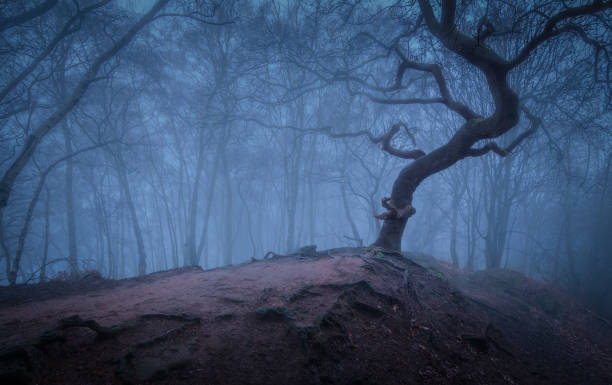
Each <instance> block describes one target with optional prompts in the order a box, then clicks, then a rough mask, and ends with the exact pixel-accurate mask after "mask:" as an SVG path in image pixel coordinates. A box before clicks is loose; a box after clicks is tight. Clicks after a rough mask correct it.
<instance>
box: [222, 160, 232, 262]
mask: <svg viewBox="0 0 612 385" xmlns="http://www.w3.org/2000/svg"><path fill="white" fill-rule="evenodd" d="M222 161H223V180H224V182H225V215H224V222H225V242H224V246H225V247H224V251H223V264H224V265H226V266H228V265H231V264H232V248H233V246H234V245H233V239H232V235H233V234H232V231H233V215H232V211H233V210H232V180H231V177H230V165H229V161H228V159H227V154H226V151H225V149H224V150H223V154H222Z"/></svg>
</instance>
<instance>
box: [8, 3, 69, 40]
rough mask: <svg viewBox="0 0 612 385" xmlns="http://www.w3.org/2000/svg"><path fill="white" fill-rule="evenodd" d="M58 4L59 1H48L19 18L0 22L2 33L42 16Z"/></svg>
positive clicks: (9, 18) (14, 17)
mask: <svg viewBox="0 0 612 385" xmlns="http://www.w3.org/2000/svg"><path fill="white" fill-rule="evenodd" d="M56 4H57V0H47V1H45V2H43V3H42V4H40V5H38V6H36V7H34V8H32V9H30V10H29V11H25V12H24V13H21V14H19V15H17V16H13V17H7V18H6V19H4V20H2V21H0V32H2V31H4V30H5V29H8V28H11V27H15V26H17V25H20V24H23V23H25V22H28V21H30V20H32V19H35V18H37V17H39V16H42V15H44V14H45V13H47V12H49V11H50V10H51V9H52V8H53V7H55V5H56Z"/></svg>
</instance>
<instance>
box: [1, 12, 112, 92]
mask: <svg viewBox="0 0 612 385" xmlns="http://www.w3.org/2000/svg"><path fill="white" fill-rule="evenodd" d="M109 2H110V0H104V1H101V2H99V3H95V4H93V5H91V6H89V7H87V8H84V9H83V10H81V11H78V12H77V13H76V14H75V15H74V16H72V17H71V18H70V19H69V20H68V21H67V22H66V24H64V27H63V28H62V29H61V30H60V32H58V33H57V35H55V37H54V38H53V40H52V41H51V42H50V43H49V45H47V47H46V48H45V49H44V50H43V51H42V52H41V53H40V54H39V55H38V56H37V57H36V58H35V59H34V60H32V62H31V63H30V64H29V65H28V66H27V67H26V68H24V69H23V71H21V73H19V75H17V76H16V77H15V78H14V79H13V80H12V81H11V82H10V83H9V84H7V85H6V86H5V87H4V88H3V89H2V90H1V91H0V101H2V100H3V99H4V98H5V97H6V95H8V93H9V92H11V91H12V90H13V89H14V88H15V87H17V85H18V84H19V83H21V81H23V80H24V79H25V78H26V77H27V76H28V75H29V74H30V73H31V72H32V71H33V70H34V69H35V68H36V67H37V66H38V64H40V62H41V61H43V59H44V58H46V57H47V56H49V54H50V53H51V52H52V51H53V49H55V47H56V46H57V45H58V44H59V42H60V41H62V40H63V39H64V38H66V37H67V36H69V35H71V34H72V33H74V32H76V31H77V30H78V29H79V28H80V25H79V26H77V27H76V28H74V27H73V24H74V23H75V22H76V21H77V20H79V19H80V18H82V17H83V16H84V15H85V14H87V13H89V12H91V11H93V10H94V9H96V8H99V7H101V6H103V5H105V4H107V3H109Z"/></svg>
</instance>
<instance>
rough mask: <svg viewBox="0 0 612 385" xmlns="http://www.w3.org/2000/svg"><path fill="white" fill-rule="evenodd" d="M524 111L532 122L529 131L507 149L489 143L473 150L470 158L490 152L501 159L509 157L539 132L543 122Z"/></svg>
mask: <svg viewBox="0 0 612 385" xmlns="http://www.w3.org/2000/svg"><path fill="white" fill-rule="evenodd" d="M522 110H523V113H524V114H525V116H526V117H527V119H529V120H530V122H531V127H529V129H528V130H526V131H525V132H523V133H522V134H520V135H519V136H517V137H516V138H515V139H514V140H513V141H512V142H511V143H510V144H509V145H508V146H507V147H506V148H501V147H499V146H498V145H497V143H495V142H491V143H487V144H486V145H484V146H482V147H480V148H471V149H470V150H469V151H468V156H472V157H477V156H482V155H485V154H487V153H489V152H490V151H493V152H494V153H496V154H497V155H499V156H501V157H506V156H507V155H509V154H511V153H512V151H513V150H514V149H515V148H516V147H518V145H519V144H521V143H522V142H523V141H524V140H525V139H527V138H528V137H530V136H531V135H532V134H534V133H535V132H536V131H537V130H538V128H539V127H540V125H541V124H542V120H541V119H540V118H538V117H537V116H535V115H534V114H532V113H531V112H529V110H527V109H526V108H524V107H523V108H522Z"/></svg>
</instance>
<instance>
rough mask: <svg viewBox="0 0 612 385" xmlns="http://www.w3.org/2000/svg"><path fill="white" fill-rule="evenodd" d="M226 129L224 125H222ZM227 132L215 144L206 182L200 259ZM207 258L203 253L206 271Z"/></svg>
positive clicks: (206, 237) (199, 247) (199, 251)
mask: <svg viewBox="0 0 612 385" xmlns="http://www.w3.org/2000/svg"><path fill="white" fill-rule="evenodd" d="M224 127H226V125H224ZM228 139H229V138H228V135H227V132H226V131H225V130H224V131H223V133H222V134H221V137H220V138H219V142H218V143H217V150H216V153H215V160H214V161H213V168H212V172H211V176H210V179H209V180H208V191H207V193H206V209H205V210H204V218H203V223H202V233H201V234H200V243H199V245H198V258H200V259H201V258H202V252H203V251H204V248H205V247H207V246H208V230H209V223H210V213H211V212H212V204H213V199H214V195H215V185H216V184H217V175H218V171H219V165H220V164H221V156H222V154H223V153H225V146H226V145H227V140H228ZM208 266H209V258H208V252H205V253H204V269H208Z"/></svg>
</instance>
